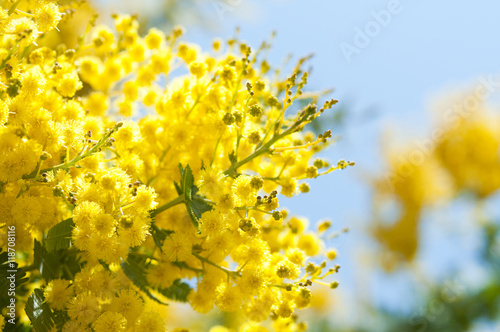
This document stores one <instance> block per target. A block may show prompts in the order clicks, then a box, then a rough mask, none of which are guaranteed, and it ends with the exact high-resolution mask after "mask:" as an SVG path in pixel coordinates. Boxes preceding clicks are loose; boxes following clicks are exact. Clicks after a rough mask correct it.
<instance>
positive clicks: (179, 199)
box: [150, 195, 184, 218]
mask: <svg viewBox="0 0 500 332" xmlns="http://www.w3.org/2000/svg"><path fill="white" fill-rule="evenodd" d="M181 203H184V195H180V196H178V197H177V198H175V199H173V200H171V201H170V202H168V203H166V204H164V205H162V206H160V207H157V208H156V209H154V210H153V211H151V213H150V216H151V218H154V217H156V216H157V215H158V214H160V213H162V212H163V211H165V210H168V209H170V208H171V207H172V206H175V205H177V204H181Z"/></svg>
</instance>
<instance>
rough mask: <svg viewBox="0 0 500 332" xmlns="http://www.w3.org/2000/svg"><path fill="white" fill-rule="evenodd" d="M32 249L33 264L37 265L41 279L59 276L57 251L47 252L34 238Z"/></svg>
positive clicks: (48, 279) (47, 279)
mask: <svg viewBox="0 0 500 332" xmlns="http://www.w3.org/2000/svg"><path fill="white" fill-rule="evenodd" d="M33 251H34V252H33V255H34V264H35V265H36V266H38V270H39V271H40V274H41V275H42V277H43V279H45V280H46V281H50V280H52V279H57V278H59V269H60V267H61V264H60V260H59V259H60V257H61V255H60V254H59V252H48V251H47V250H46V249H45V247H44V246H42V244H41V243H40V242H38V241H37V240H35V248H34V250H33Z"/></svg>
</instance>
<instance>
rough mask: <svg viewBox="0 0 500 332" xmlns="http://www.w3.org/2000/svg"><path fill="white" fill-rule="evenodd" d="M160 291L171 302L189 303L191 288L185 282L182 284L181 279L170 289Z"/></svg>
mask: <svg viewBox="0 0 500 332" xmlns="http://www.w3.org/2000/svg"><path fill="white" fill-rule="evenodd" d="M158 291H159V292H160V293H161V294H163V295H165V296H166V297H167V298H169V299H171V300H174V301H179V302H187V297H188V295H189V292H191V287H189V285H188V284H186V283H185V282H182V281H181V280H180V279H177V280H175V281H174V283H173V285H172V286H170V287H169V288H165V289H159V290H158Z"/></svg>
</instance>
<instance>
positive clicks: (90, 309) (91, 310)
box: [68, 291, 101, 325]
mask: <svg viewBox="0 0 500 332" xmlns="http://www.w3.org/2000/svg"><path fill="white" fill-rule="evenodd" d="M100 312H101V308H100V305H99V301H98V300H97V298H96V297H95V296H94V295H93V294H92V293H91V292H90V291H87V292H83V293H80V294H78V295H77V296H76V297H74V298H73V299H72V300H71V301H70V302H69V304H68V315H69V317H71V318H72V319H74V320H76V321H78V322H80V323H81V324H83V325H87V324H90V323H92V322H93V321H94V320H95V319H96V318H97V316H98V315H99V313H100Z"/></svg>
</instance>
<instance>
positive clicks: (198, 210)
mask: <svg viewBox="0 0 500 332" xmlns="http://www.w3.org/2000/svg"><path fill="white" fill-rule="evenodd" d="M191 205H192V207H193V212H194V214H195V215H196V216H197V217H198V218H201V215H202V214H203V213H205V212H207V211H210V210H212V205H210V204H208V203H207V202H206V201H205V200H204V199H203V198H201V197H200V196H194V199H193V201H192V204H191Z"/></svg>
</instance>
